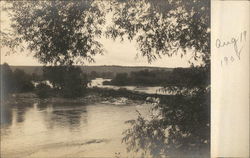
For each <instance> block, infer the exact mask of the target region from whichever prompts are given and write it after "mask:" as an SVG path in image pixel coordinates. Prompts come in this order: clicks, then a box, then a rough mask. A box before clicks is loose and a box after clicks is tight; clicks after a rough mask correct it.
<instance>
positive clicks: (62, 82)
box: [43, 66, 88, 98]
mask: <svg viewBox="0 0 250 158" xmlns="http://www.w3.org/2000/svg"><path fill="white" fill-rule="evenodd" d="M43 72H44V79H47V80H49V81H50V82H51V83H52V85H53V87H54V88H55V89H57V90H59V91H61V93H62V95H63V96H64V97H67V98H74V97H79V96H81V95H83V94H84V92H85V90H86V88H87V84H88V79H87V76H86V74H84V73H83V72H82V70H81V68H80V67H77V66H47V67H44V68H43Z"/></svg>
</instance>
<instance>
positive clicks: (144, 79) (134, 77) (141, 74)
mask: <svg viewBox="0 0 250 158" xmlns="http://www.w3.org/2000/svg"><path fill="white" fill-rule="evenodd" d="M208 75H209V74H208V73H207V72H206V71H204V70H203V69H200V68H196V67H193V68H174V69H173V71H164V70H152V71H150V70H148V69H145V70H142V71H136V72H131V73H130V74H128V73H118V74H116V76H115V77H114V78H113V79H112V80H111V81H105V82H104V83H103V84H104V85H117V86H168V85H183V86H189V84H190V83H191V84H194V85H195V84H197V85H198V84H200V81H204V82H208V81H207V78H208Z"/></svg>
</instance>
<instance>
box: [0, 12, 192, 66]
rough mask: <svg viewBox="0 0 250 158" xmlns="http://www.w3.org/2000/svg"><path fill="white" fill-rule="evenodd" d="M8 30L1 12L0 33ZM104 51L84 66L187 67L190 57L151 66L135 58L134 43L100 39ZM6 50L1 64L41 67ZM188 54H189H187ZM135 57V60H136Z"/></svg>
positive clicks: (29, 55)
mask: <svg viewBox="0 0 250 158" xmlns="http://www.w3.org/2000/svg"><path fill="white" fill-rule="evenodd" d="M8 28H9V19H8V17H7V16H6V14H5V13H4V12H2V11H1V31H4V30H6V29H8ZM100 42H101V43H102V44H103V46H104V49H105V54H104V55H97V56H95V57H94V59H95V61H96V62H95V63H85V64H86V65H122V66H157V67H188V66H189V63H188V59H189V58H190V56H184V57H183V58H180V57H179V56H173V57H171V58H169V57H167V56H163V57H162V59H158V60H156V61H154V62H152V63H151V64H149V63H148V62H147V59H146V58H145V57H142V56H138V57H137V56H136V54H137V53H139V52H138V50H137V46H136V42H133V41H132V42H129V41H124V42H122V43H121V42H120V41H113V40H111V39H105V38H102V39H100ZM6 52H7V49H6V48H1V64H2V63H4V62H7V63H8V64H9V65H41V64H40V63H39V62H38V60H37V59H36V58H33V55H32V53H30V52H29V51H24V52H21V53H16V54H11V55H8V56H6V55H5V54H6ZM187 54H189V53H187ZM136 57H137V58H136Z"/></svg>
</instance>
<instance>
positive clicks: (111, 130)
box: [1, 103, 150, 158]
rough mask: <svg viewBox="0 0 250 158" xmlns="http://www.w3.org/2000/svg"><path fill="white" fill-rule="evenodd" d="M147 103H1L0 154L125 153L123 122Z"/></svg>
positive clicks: (93, 155) (63, 155)
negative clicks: (2, 104)
mask: <svg viewBox="0 0 250 158" xmlns="http://www.w3.org/2000/svg"><path fill="white" fill-rule="evenodd" d="M149 108H150V105H146V104H145V105H143V106H142V105H136V104H132V105H123V104H119V105H117V104H116V105H115V104H107V103H106V104H104V103H98V104H91V105H86V104H69V103H67V104H48V103H46V104H38V103H35V104H28V103H19V104H15V105H5V106H2V107H1V117H2V118H1V156H2V157H34V158H39V157H42V158H46V157H114V156H115V153H120V154H121V155H122V156H126V155H127V154H126V146H125V145H124V144H122V143H121V138H122V132H123V130H124V129H126V128H128V127H129V125H128V124H125V123H124V122H125V121H127V120H130V119H135V118H136V117H137V113H136V110H138V111H140V112H141V113H142V114H144V115H146V114H147V112H148V110H149Z"/></svg>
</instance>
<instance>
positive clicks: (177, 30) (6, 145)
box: [0, 0, 211, 158]
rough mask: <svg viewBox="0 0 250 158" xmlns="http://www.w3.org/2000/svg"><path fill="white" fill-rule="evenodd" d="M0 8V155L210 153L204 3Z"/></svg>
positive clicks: (79, 0) (124, 1)
mask: <svg viewBox="0 0 250 158" xmlns="http://www.w3.org/2000/svg"><path fill="white" fill-rule="evenodd" d="M0 5H1V16H0V24H1V29H0V37H1V39H0V40H1V41H0V45H1V66H0V68H1V71H0V73H1V78H0V81H1V82H0V91H1V100H0V101H1V105H0V108H1V150H0V156H1V157H2V158H14V157H15V158H17V157H20V158H53V157H56V158H70V157H71V158H76V157H79V158H97V157H100V158H102V157H105V158H107V157H110V158H166V157H174V158H176V157H180V158H182V157H184V158H185V157H187V158H190V157H197V158H198V157H199V158H209V157H210V146H211V145H210V143H211V141H210V133H211V132H210V128H211V119H210V114H211V113H210V109H211V108H210V107H211V101H210V96H211V94H210V92H211V83H210V66H211V64H210V63H211V62H210V60H211V53H210V50H211V49H210V32H211V22H210V18H211V12H210V10H211V8H210V1H209V0H74V1H73V0H67V1H66V0H34V1H30V0H29V1H25V0H16V1H15V0H6V1H1V2H0Z"/></svg>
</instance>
